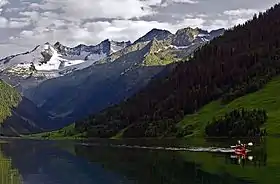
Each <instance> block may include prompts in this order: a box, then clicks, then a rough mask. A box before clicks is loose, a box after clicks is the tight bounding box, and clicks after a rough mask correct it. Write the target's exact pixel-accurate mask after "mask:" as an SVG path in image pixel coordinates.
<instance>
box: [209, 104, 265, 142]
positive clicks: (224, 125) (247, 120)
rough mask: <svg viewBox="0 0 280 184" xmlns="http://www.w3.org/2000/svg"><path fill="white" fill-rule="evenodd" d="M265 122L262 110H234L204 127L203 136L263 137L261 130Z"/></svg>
mask: <svg viewBox="0 0 280 184" xmlns="http://www.w3.org/2000/svg"><path fill="white" fill-rule="evenodd" d="M266 120H267V114H266V111H265V110H263V109H253V110H248V109H244V108H242V109H234V110H233V111H231V112H229V113H226V114H225V115H224V116H222V117H220V118H218V119H216V118H214V119H213V120H212V121H211V122H208V124H207V126H206V127H205V134H206V135H207V136H211V137H247V136H264V135H266V130H265V129H264V130H261V127H262V125H263V124H264V123H265V122H266Z"/></svg>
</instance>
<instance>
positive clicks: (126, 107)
mask: <svg viewBox="0 0 280 184" xmlns="http://www.w3.org/2000/svg"><path fill="white" fill-rule="evenodd" d="M279 16H280V5H279V4H277V5H275V7H273V8H271V9H270V10H268V11H267V12H265V13H260V14H259V15H258V16H254V18H253V19H252V20H251V21H248V22H246V23H245V24H244V25H238V26H236V27H234V28H233V29H230V30H228V31H226V32H225V33H224V35H223V36H222V37H219V38H216V39H214V40H213V41H211V42H210V44H208V45H205V46H204V47H202V48H201V49H199V50H198V51H196V52H195V53H194V54H193V58H192V59H191V60H190V61H189V62H185V63H179V64H178V65H177V67H176V69H175V70H174V71H173V72H172V73H171V74H170V75H169V76H168V77H166V78H164V79H162V80H158V81H155V82H153V83H151V84H150V85H149V87H147V88H146V89H145V90H142V91H141V92H140V93H137V94H136V95H135V96H134V97H132V98H130V99H129V100H127V101H125V102H123V103H122V104H120V105H119V106H115V107H112V108H110V109H108V110H107V111H104V112H102V113H100V114H99V115H96V116H93V117H89V118H87V119H85V120H83V121H80V122H77V123H76V124H75V127H76V131H79V132H86V134H87V136H92V137H111V136H114V135H116V134H118V133H119V132H120V131H123V136H125V137H144V136H147V137H155V136H162V135H168V136H172V135H175V134H176V133H177V131H178V130H177V127H176V124H177V123H178V122H179V121H180V120H182V118H183V117H184V116H185V115H186V114H191V113H194V112H196V111H197V110H199V108H201V107H202V106H203V105H205V104H207V103H209V102H211V101H213V100H217V99H219V98H221V99H222V102H223V103H225V104H226V103H229V102H230V101H231V100H233V99H235V98H237V97H240V96H243V95H244V94H247V93H251V92H255V91H257V90H258V89H260V88H262V87H263V86H264V85H265V84H266V83H267V82H268V81H269V80H270V79H271V78H272V77H273V76H276V75H278V74H279V72H280V44H279V43H280V36H279V35H280V22H279Z"/></svg>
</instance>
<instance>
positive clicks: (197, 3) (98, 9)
mask: <svg viewBox="0 0 280 184" xmlns="http://www.w3.org/2000/svg"><path fill="white" fill-rule="evenodd" d="M276 2H277V0H266V1H260V0H258V1H256V0H247V1H244V0H235V1H230V2H229V1H222V0H9V2H8V1H7V0H0V12H1V9H3V11H2V13H1V15H0V28H1V29H0V31H1V32H0V40H1V42H0V48H5V49H0V57H1V56H6V55H7V54H8V53H17V52H18V51H19V50H20V51H23V49H24V48H26V49H25V50H28V49H32V48H33V47H34V46H35V45H38V44H42V43H44V42H47V41H48V42H51V43H54V42H56V41H60V42H62V43H63V44H65V45H69V46H75V45H77V44H80V43H84V44H97V43H99V42H100V41H102V40H104V39H107V38H109V39H113V40H119V41H121V40H131V41H134V40H136V39H137V38H139V37H140V36H142V35H144V34H146V33H147V32H148V31H150V30H151V29H153V28H159V29H167V30H170V31H171V32H173V33H175V32H176V31H177V30H178V29H180V28H184V27H188V26H190V27H200V28H203V29H208V30H212V29H218V28H221V27H225V28H229V27H232V26H233V25H235V24H239V23H244V22H245V21H247V20H248V19H250V18H252V16H253V14H254V13H257V12H258V11H259V10H265V9H266V8H268V7H269V6H270V5H271V4H274V3H276ZM7 3H9V4H7ZM1 6H2V7H1ZM3 44H4V46H3ZM5 45H6V46H7V48H6V47H5ZM8 47H9V48H10V49H8Z"/></svg>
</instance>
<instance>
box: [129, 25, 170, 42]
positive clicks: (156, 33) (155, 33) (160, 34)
mask: <svg viewBox="0 0 280 184" xmlns="http://www.w3.org/2000/svg"><path fill="white" fill-rule="evenodd" d="M171 35H172V33H171V32H170V31H167V30H162V29H156V28H154V29H152V30H151V31H149V32H148V33H147V34H145V35H144V36H142V37H141V38H139V39H138V40H136V41H135V42H134V44H135V43H139V42H147V41H151V40H153V39H154V38H156V39H157V40H165V39H167V38H168V37H169V36H171Z"/></svg>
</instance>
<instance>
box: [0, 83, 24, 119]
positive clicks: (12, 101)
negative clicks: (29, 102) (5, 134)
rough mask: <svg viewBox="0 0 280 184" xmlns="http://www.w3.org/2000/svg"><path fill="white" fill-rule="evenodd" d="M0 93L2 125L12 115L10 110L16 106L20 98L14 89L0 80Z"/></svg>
mask: <svg viewBox="0 0 280 184" xmlns="http://www.w3.org/2000/svg"><path fill="white" fill-rule="evenodd" d="M0 91H1V93H0V123H3V121H4V120H5V119H6V118H7V117H8V116H11V115H12V113H11V111H12V108H13V107H15V106H17V105H18V103H19V101H20V100H21V97H20V95H19V94H18V93H17V91H16V90H15V89H13V88H11V87H10V86H8V85H7V84H6V83H4V82H3V81H1V80H0Z"/></svg>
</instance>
